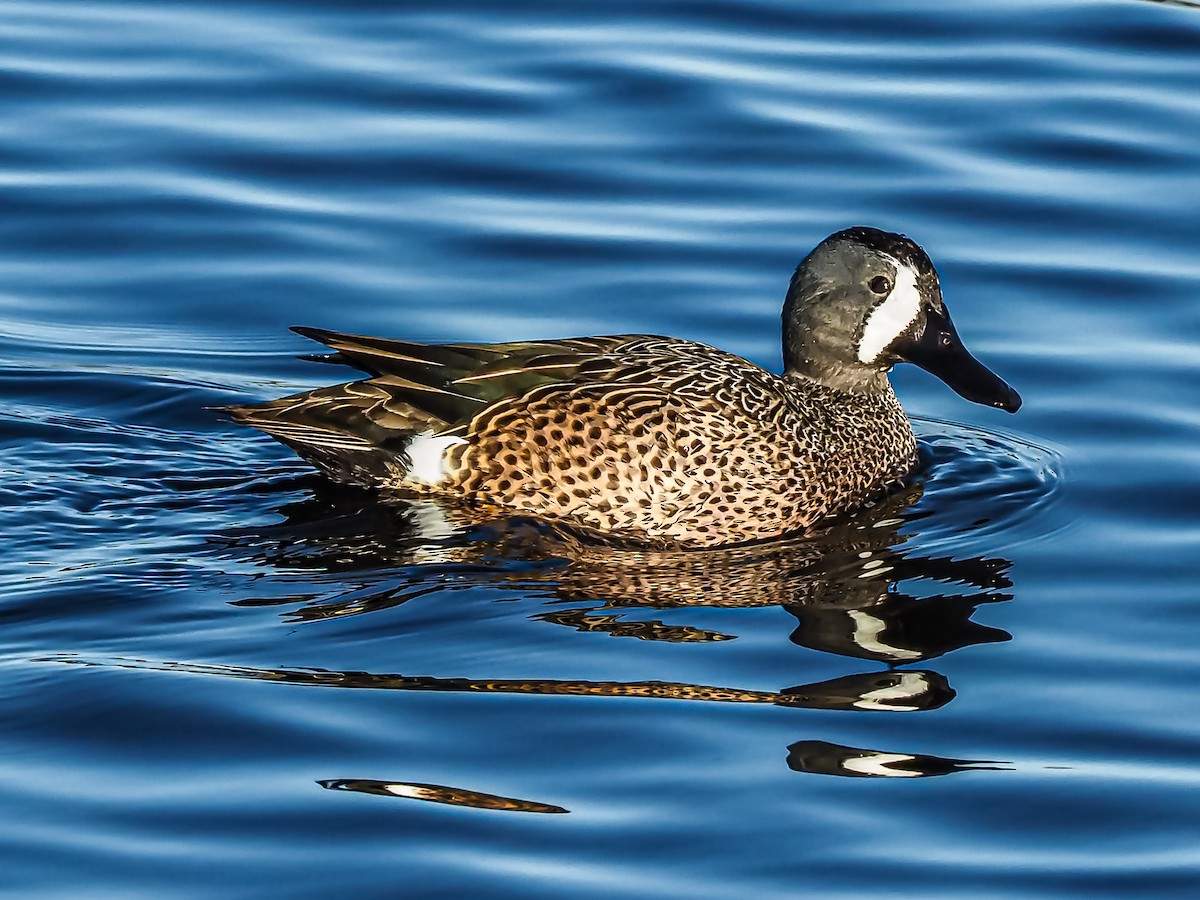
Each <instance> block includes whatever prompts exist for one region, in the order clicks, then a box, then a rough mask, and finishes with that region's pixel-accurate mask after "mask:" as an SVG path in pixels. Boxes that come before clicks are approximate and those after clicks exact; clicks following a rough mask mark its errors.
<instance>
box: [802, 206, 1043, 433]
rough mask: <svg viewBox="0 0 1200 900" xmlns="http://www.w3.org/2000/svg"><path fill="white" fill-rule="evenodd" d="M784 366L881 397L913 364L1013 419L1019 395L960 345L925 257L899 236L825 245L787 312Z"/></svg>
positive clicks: (869, 232)
mask: <svg viewBox="0 0 1200 900" xmlns="http://www.w3.org/2000/svg"><path fill="white" fill-rule="evenodd" d="M783 358H784V368H785V369H786V370H787V371H788V372H790V373H795V374H799V375H804V376H807V377H809V378H812V379H814V380H816V381H819V382H820V383H822V384H825V385H828V386H830V387H834V388H838V389H841V390H849V391H858V392H866V393H870V392H875V391H881V390H886V389H887V372H888V370H889V369H891V367H892V366H894V365H895V364H896V363H898V362H911V363H915V364H916V365H918V366H920V367H921V368H922V369H924V370H925V371H927V372H930V373H931V374H933V375H936V376H937V377H938V378H940V379H941V380H942V381H944V382H946V384H948V385H949V386H950V387H951V388H953V389H954V391H955V392H957V393H958V394H960V395H961V396H963V397H966V398H967V399H968V400H971V401H973V402H975V403H983V404H985V405H987V406H996V407H999V408H1000V409H1004V410H1008V411H1009V412H1016V411H1017V410H1018V409H1019V408H1020V406H1021V397H1020V395H1019V394H1018V393H1017V392H1016V391H1014V390H1013V389H1012V388H1011V387H1009V386H1008V384H1007V383H1005V382H1004V380H1003V379H1001V378H1000V377H999V376H998V375H996V374H995V373H994V372H992V371H991V370H990V369H988V368H987V367H986V366H984V365H983V364H982V363H980V362H979V361H978V360H976V359H975V357H973V356H972V355H971V354H970V353H968V352H967V348H966V347H964V346H963V344H962V341H961V340H960V339H959V337H958V332H957V331H955V329H954V323H953V322H951V321H950V313H949V312H948V311H947V310H946V304H945V303H944V302H943V301H942V287H941V284H940V283H939V282H938V276H937V272H936V271H935V270H934V268H933V263H932V262H930V261H929V257H928V256H927V255H926V254H925V251H924V250H922V249H921V248H920V247H919V246H917V245H916V244H915V243H914V242H913V241H910V240H909V239H908V238H906V237H905V236H904V235H902V234H893V233H891V232H888V231H880V230H878V229H876V228H848V229H846V230H845V231H839V232H838V233H837V234H832V235H830V236H829V237H827V238H825V240H823V241H821V243H820V244H818V245H817V246H816V247H815V248H814V249H813V251H812V252H811V253H810V254H808V256H807V257H805V259H804V261H803V262H801V263H800V266H799V268H797V269H796V274H795V275H794V276H793V277H792V283H791V286H790V288H789V289H788V295H787V302H786V303H785V304H784V307H783Z"/></svg>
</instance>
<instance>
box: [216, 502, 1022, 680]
mask: <svg viewBox="0 0 1200 900" xmlns="http://www.w3.org/2000/svg"><path fill="white" fill-rule="evenodd" d="M920 493H921V489H920V486H919V485H915V486H912V487H910V488H909V489H907V490H906V491H903V492H900V493H896V494H893V495H891V496H889V497H887V498H885V499H884V501H882V502H881V503H880V504H878V505H877V506H876V507H875V508H874V509H872V510H870V511H869V512H868V513H864V514H861V515H859V516H855V517H854V518H851V519H848V520H846V521H843V522H839V523H836V524H834V525H832V526H830V527H828V528H826V529H825V530H824V531H822V532H820V533H818V534H816V535H805V536H802V537H795V538H790V539H783V540H775V541H770V542H762V543H755V544H747V545H741V546H734V547H728V548H718V549H710V550H678V551H671V550H648V549H639V548H631V547H628V546H622V545H617V544H606V543H604V542H603V540H602V539H597V538H596V536H593V535H580V534H577V533H573V532H570V531H564V530H562V529H561V528H554V527H551V526H549V525H547V524H546V523H543V522H539V521H535V520H529V519H499V520H487V519H481V517H480V515H479V514H478V513H477V512H475V511H472V510H469V509H462V508H456V507H453V506H449V505H446V504H442V503H435V502H430V501H408V502H390V503H381V502H380V501H379V500H378V499H377V498H376V497H375V496H374V495H370V494H365V493H364V494H359V493H357V492H353V493H347V492H345V491H337V492H332V491H328V490H325V489H323V488H318V492H317V495H316V496H315V497H314V498H312V499H310V500H306V501H304V502H301V503H293V504H289V505H287V506H285V507H284V508H283V509H282V510H281V512H282V513H283V514H284V516H285V521H284V522H282V523H280V524H278V525H275V526H272V527H269V528H260V529H257V530H254V531H249V530H243V531H241V532H237V533H233V534H229V535H226V536H225V537H224V538H223V539H222V542H223V543H224V546H225V550H226V552H227V553H229V554H230V555H232V556H234V557H236V558H241V559H246V558H250V559H252V560H253V561H254V562H255V563H256V564H258V565H260V566H267V567H270V568H272V569H274V570H276V571H279V570H285V571H286V570H307V571H312V572H319V573H324V574H333V575H337V576H339V577H338V578H337V580H336V585H335V587H334V588H333V589H332V590H331V591H330V592H329V593H326V594H313V593H303V594H297V593H294V592H288V593H285V594H282V595H276V596H272V597H256V598H246V599H240V600H237V601H234V603H235V604H236V605H241V606H286V607H287V609H286V611H285V612H284V615H285V617H287V618H288V619H290V620H293V621H311V620H317V619H328V618H334V617H340V616H348V615H358V614H362V613H367V612H372V611H377V610H382V609H387V608H390V607H395V606H398V605H400V604H402V603H405V602H407V601H409V600H411V599H414V598H416V597H419V596H423V595H426V594H429V593H431V592H435V591H436V592H445V591H453V590H455V589H466V588H472V587H476V586H478V585H481V584H485V585H487V586H489V587H493V588H494V587H500V588H507V589H511V590H513V591H514V592H520V593H523V594H525V595H530V594H532V595H538V596H542V597H544V598H545V601H546V605H547V606H548V607H550V608H549V609H546V610H544V611H542V612H539V613H537V614H535V615H534V616H533V618H534V619H536V620H538V621H541V622H544V623H546V624H550V625H558V626H563V627H568V628H571V629H574V630H576V631H580V632H587V633H592V634H604V635H608V636H611V637H623V638H636V639H638V640H643V641H664V642H672V643H705V642H716V641H726V640H731V639H733V638H735V637H736V635H735V634H731V633H728V632H725V631H716V630H712V629H706V628H699V627H693V626H689V625H678V624H667V623H664V622H662V621H658V620H649V621H647V620H634V619H629V618H627V616H628V613H629V611H630V610H635V609H659V610H667V609H670V610H679V609H683V608H702V607H710V608H711V607H722V608H751V607H765V606H778V607H781V608H783V609H784V610H786V611H787V612H788V613H789V614H791V615H792V616H793V617H795V619H796V621H797V625H796V627H795V628H794V630H793V631H792V633H791V640H792V642H793V643H795V644H797V645H799V646H803V647H808V648H811V649H814V650H819V651H821V652H825V653H832V654H836V655H839V656H845V657H851V658H857V659H866V660H871V661H875V662H883V663H887V664H890V665H904V664H914V663H918V662H921V661H923V660H928V659H933V658H935V657H938V656H941V655H943V654H945V653H948V652H950V651H952V650H957V649H960V648H963V647H967V646H970V645H973V644H981V643H990V642H996V641H1006V640H1009V639H1010V637H1011V636H1010V635H1009V634H1008V633H1007V632H1005V631H1002V630H1000V629H998V628H991V627H988V626H986V625H981V624H979V623H976V622H974V621H972V616H973V615H974V613H975V610H976V609H977V608H978V607H979V606H980V605H982V604H984V603H995V602H1000V601H1004V600H1008V599H1010V598H1011V594H1009V593H1007V592H1006V591H1007V589H1008V588H1010V587H1011V586H1012V582H1011V581H1010V580H1009V578H1008V577H1007V574H1006V572H1007V570H1008V568H1009V566H1010V563H1009V562H1008V560H1005V559H986V558H974V557H973V558H965V559H954V558H948V557H935V556H923V555H919V554H917V553H915V552H913V551H912V550H910V549H908V548H906V547H904V546H903V545H904V544H905V543H906V542H907V540H908V535H906V534H905V533H904V532H903V531H902V530H901V526H902V525H904V524H905V523H906V521H910V520H906V519H905V518H904V516H903V515H902V513H904V511H905V509H906V508H908V507H909V506H911V504H913V503H914V502H915V501H916V500H917V499H918V498H919V497H920ZM311 586H312V585H311V583H310V584H308V585H306V588H307V587H311Z"/></svg>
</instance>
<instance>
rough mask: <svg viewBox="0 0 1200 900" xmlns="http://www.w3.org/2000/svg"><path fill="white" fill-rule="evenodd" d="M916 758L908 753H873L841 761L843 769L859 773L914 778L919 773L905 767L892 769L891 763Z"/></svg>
mask: <svg viewBox="0 0 1200 900" xmlns="http://www.w3.org/2000/svg"><path fill="white" fill-rule="evenodd" d="M914 759H916V757H915V756H911V755H910V754H908V753H875V754H873V755H871V756H859V757H855V758H854V759H848V760H846V761H845V762H843V763H842V768H843V769H849V770H850V771H851V772H858V774H860V775H875V776H882V777H883V778H916V777H918V776H919V775H920V774H921V773H920V772H912V771H908V770H905V769H893V768H892V763H898V762H911V761H912V760H914Z"/></svg>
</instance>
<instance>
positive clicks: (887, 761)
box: [787, 741, 1008, 778]
mask: <svg viewBox="0 0 1200 900" xmlns="http://www.w3.org/2000/svg"><path fill="white" fill-rule="evenodd" d="M787 764H788V768H789V769H791V770H792V771H794V772H810V773H812V774H814V775H843V776H847V777H850V778H929V777H930V776H934V775H950V774H952V773H954V772H971V771H978V770H980V769H1004V768H1008V767H1007V766H1005V765H1002V764H997V763H996V762H995V761H994V760H990V759H950V758H947V757H944V756H930V755H928V754H926V753H894V752H889V751H886V750H863V749H860V748H858V747H845V746H842V745H841V744H831V743H829V742H828V741H797V742H796V743H794V744H792V745H791V746H790V747H788V759H787Z"/></svg>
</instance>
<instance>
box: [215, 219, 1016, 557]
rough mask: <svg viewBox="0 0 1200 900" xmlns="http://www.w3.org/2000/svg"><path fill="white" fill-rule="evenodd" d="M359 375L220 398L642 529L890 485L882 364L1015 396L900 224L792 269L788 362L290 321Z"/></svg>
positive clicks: (846, 499)
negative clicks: (267, 398) (258, 398)
mask: <svg viewBox="0 0 1200 900" xmlns="http://www.w3.org/2000/svg"><path fill="white" fill-rule="evenodd" d="M294 330H295V331H297V332H298V333H299V334H302V335H304V336H306V337H310V338H313V339H315V340H317V341H320V342H321V343H323V344H325V345H327V346H328V347H330V348H331V349H333V350H334V351H336V352H335V353H333V354H332V355H329V356H325V357H321V358H322V359H324V360H327V361H330V362H337V363H345V364H346V365H350V366H354V367H355V368H358V369H361V370H362V371H364V372H366V373H367V375H369V376H370V377H369V378H365V379H362V380H360V381H353V382H349V383H347V384H339V385H335V386H332V387H326V388H319V389H317V390H314V391H308V392H305V393H302V394H295V395H293V396H290V397H284V398H282V399H280V400H274V401H271V402H269V403H262V404H255V405H248V406H234V407H230V408H229V409H228V412H229V413H230V415H232V417H233V418H234V419H235V420H237V421H239V422H243V423H245V424H247V425H253V426H255V427H256V428H260V429H262V430H263V431H265V432H267V433H268V434H270V435H271V436H273V437H275V438H276V439H277V440H279V441H281V442H283V443H284V444H286V445H287V446H288V447H291V448H292V449H293V450H295V451H296V452H297V453H298V454H299V455H300V456H301V457H303V458H304V459H306V460H308V461H309V462H310V463H312V464H313V465H315V466H316V467H317V468H318V469H320V470H321V471H322V472H324V473H325V474H326V475H328V476H329V477H331V478H334V479H336V480H339V481H344V482H352V483H356V484H362V485H368V486H375V487H383V488H398V489H402V490H406V491H415V492H418V493H424V494H441V495H448V496H452V497H456V498H459V499H461V500H464V501H467V502H468V503H472V504H476V505H478V506H481V507H485V508H487V509H494V510H496V511H505V510H507V511H511V510H516V511H521V512H524V513H531V514H534V515H536V516H541V517H545V518H549V519H558V520H566V521H567V522H570V523H573V524H578V525H583V526H585V527H589V528H593V529H598V530H600V531H602V532H606V533H609V534H613V535H617V536H621V537H627V538H630V539H633V540H638V541H642V542H649V543H659V544H662V543H668V544H671V543H675V544H682V545H685V546H687V545H690V546H715V545H719V544H728V543H736V542H741V541H749V540H755V539H759V538H766V537H772V536H775V535H779V534H783V533H785V532H790V531H796V530H800V529H804V528H807V527H809V526H810V525H812V524H813V523H814V522H816V521H817V520H818V519H820V518H822V517H824V516H828V515H831V514H834V513H841V512H846V511H848V510H852V509H854V508H855V507H858V506H861V505H862V504H863V503H864V502H865V501H867V500H869V499H871V498H872V497H873V496H875V495H878V494H879V493H881V492H882V491H884V490H885V489H887V488H888V487H890V486H892V485H894V484H896V483H898V482H900V481H902V480H903V479H904V478H905V476H907V475H908V474H909V473H910V472H911V471H912V468H913V466H914V464H915V463H916V441H915V439H914V438H913V433H912V429H911V427H910V426H909V422H908V419H907V417H906V416H905V415H904V410H903V409H902V408H901V407H900V403H899V401H898V400H897V399H896V395H895V393H894V392H893V390H892V386H891V384H890V383H889V381H888V378H887V373H888V370H889V369H891V367H892V366H893V365H894V364H896V363H898V362H901V361H908V362H913V363H916V364H917V365H918V366H920V367H921V368H923V369H926V370H927V371H929V372H932V373H933V374H934V375H936V376H937V377H939V378H941V379H942V380H943V381H945V382H946V383H947V384H948V385H950V387H951V388H953V389H954V390H955V391H957V392H958V393H959V394H961V395H962V396H963V397H966V398H967V399H968V400H972V401H975V402H977V403H985V404H989V405H992V406H997V407H1000V408H1001V409H1006V410H1008V411H1009V412H1015V411H1016V410H1017V408H1018V407H1019V406H1020V404H1021V398H1020V397H1019V396H1018V395H1017V393H1016V391H1014V390H1013V389H1012V388H1011V387H1009V386H1008V385H1007V384H1005V382H1004V381H1002V380H1001V379H1000V378H999V377H997V376H996V375H995V374H993V373H992V372H991V371H989V370H988V369H987V368H985V367H984V366H983V365H982V364H980V363H979V362H977V361H976V360H975V359H974V358H973V357H972V356H971V355H970V353H968V352H967V350H966V348H964V347H963V345H962V343H961V342H960V340H959V338H958V334H957V333H956V332H955V330H954V326H953V324H951V322H950V317H949V314H948V313H947V311H946V307H945V305H944V304H943V302H942V292H941V287H940V285H939V283H938V277H937V273H936V271H934V268H933V264H932V263H931V262H930V261H929V257H928V256H926V254H925V252H924V251H923V250H922V249H921V248H920V247H919V246H917V245H916V244H915V243H913V242H912V241H911V240H909V239H908V238H906V237H904V236H902V235H898V234H891V233H888V232H884V231H878V230H876V229H873V228H851V229H848V230H846V231H839V232H838V233H837V234H834V235H831V236H830V237H828V238H826V239H825V240H824V241H822V242H821V243H820V244H819V245H818V246H817V247H816V248H815V249H814V250H813V251H812V252H811V253H810V254H809V255H808V256H807V257H806V258H805V259H804V261H803V262H802V263H800V266H799V268H797V269H796V273H795V275H794V276H793V277H792V281H791V286H790V287H789V289H788V294H787V299H786V301H785V303H784V307H783V360H784V372H783V374H782V375H775V374H773V373H770V372H767V371H765V370H763V369H761V368H759V367H758V366H756V365H754V364H752V363H750V362H747V361H746V360H744V359H741V358H740V357H737V356H734V355H733V354H731V353H726V352H724V351H722V350H716V349H714V348H712V347H708V346H705V345H703V344H697V343H693V342H691V341H685V340H680V339H678V338H669V337H654V336H649V335H640V334H634V335H619V336H606V337H586V338H571V339H564V340H552V341H523V342H518V343H512V344H417V343H411V342H408V341H393V340H384V339H381V338H371V337H357V336H352V335H346V334H339V333H337V332H332V331H322V330H320V329H315V328H296V329H294Z"/></svg>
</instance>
